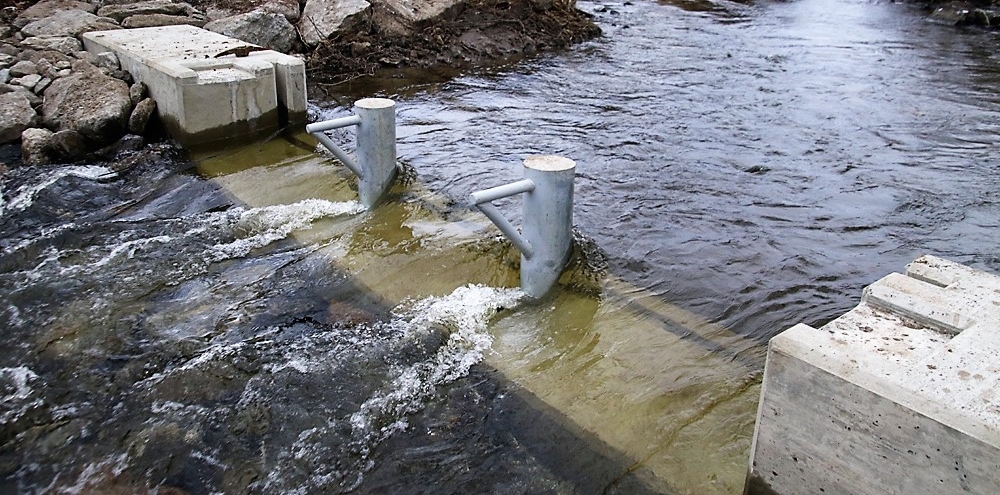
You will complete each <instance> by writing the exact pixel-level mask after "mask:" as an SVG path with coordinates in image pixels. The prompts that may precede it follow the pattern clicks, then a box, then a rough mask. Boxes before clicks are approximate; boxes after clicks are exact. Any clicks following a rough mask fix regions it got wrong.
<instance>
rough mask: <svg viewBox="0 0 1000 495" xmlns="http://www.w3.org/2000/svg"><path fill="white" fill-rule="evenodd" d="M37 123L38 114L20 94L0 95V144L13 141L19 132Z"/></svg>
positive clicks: (18, 135)
mask: <svg viewBox="0 0 1000 495" xmlns="http://www.w3.org/2000/svg"><path fill="white" fill-rule="evenodd" d="M37 123H38V114H37V113H35V109H33V108H31V102H30V101H29V100H28V97H27V96H25V95H24V94H23V93H21V92H17V91H14V92H9V93H4V94H0V143H8V142H10V141H15V140H17V139H18V138H19V137H21V132H23V131H24V130H25V129H27V128H29V127H31V126H34V125H36V124H37Z"/></svg>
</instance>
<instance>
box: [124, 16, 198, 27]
mask: <svg viewBox="0 0 1000 495" xmlns="http://www.w3.org/2000/svg"><path fill="white" fill-rule="evenodd" d="M206 22H208V20H207V19H204V18H201V17H192V16H186V15H168V14H138V15H133V16H129V17H126V18H125V20H124V21H122V26H123V27H126V28H129V29H133V28H144V27H160V26H182V25H185V24H186V25H189V26H197V27H202V26H204V25H205V23H206Z"/></svg>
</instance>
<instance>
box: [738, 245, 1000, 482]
mask: <svg viewBox="0 0 1000 495" xmlns="http://www.w3.org/2000/svg"><path fill="white" fill-rule="evenodd" d="M998 391H1000V277H998V276H996V275H992V274H988V273H985V272H982V271H978V270H974V269H971V268H968V267H965V266H963V265H960V264H957V263H952V262H949V261H946V260H943V259H940V258H936V257H933V256H924V257H921V258H919V259H917V260H916V261H914V262H913V263H911V264H910V265H908V266H907V271H906V275H905V276H904V275H901V274H891V275H889V276H887V277H885V278H883V279H881V280H879V281H878V282H876V283H874V284H872V285H871V286H869V287H868V288H866V289H865V291H864V295H863V297H862V302H861V304H859V305H858V306H857V307H856V308H854V309H853V310H851V311H850V312H848V313H846V314H844V315H843V316H841V317H839V318H837V319H836V320H833V321H832V322H830V323H828V324H826V325H824V326H822V327H821V328H818V329H816V328H812V327H809V326H807V325H802V324H800V325H796V326H794V327H792V328H790V329H788V330H786V331H785V332H783V333H781V334H780V335H778V336H776V337H775V338H773V339H771V342H770V345H769V349H768V355H767V364H766V368H765V373H764V382H763V387H762V391H761V399H760V407H759V410H758V415H757V425H756V430H755V432H754V440H753V446H752V448H751V454H750V455H751V459H750V474H749V476H748V483H747V493H748V494H750V495H756V494H764V493H767V494H779V495H789V494H813V493H815V494H820V493H823V494H854V495H866V494H871V495H875V494H885V493H907V494H915V495H919V494H927V495H931V494H942V493H970V494H981V495H987V494H991V495H992V494H996V493H997V473H1000V392H998Z"/></svg>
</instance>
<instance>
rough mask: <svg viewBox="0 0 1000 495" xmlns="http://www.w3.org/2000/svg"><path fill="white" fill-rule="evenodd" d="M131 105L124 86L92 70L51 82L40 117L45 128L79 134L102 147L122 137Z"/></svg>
mask: <svg viewBox="0 0 1000 495" xmlns="http://www.w3.org/2000/svg"><path fill="white" fill-rule="evenodd" d="M131 110H132V101H131V100H130V99H129V94H128V85H127V84H125V82H124V81H122V80H120V79H116V78H113V77H108V76H106V75H104V74H102V73H101V72H100V71H98V70H97V69H94V68H90V69H87V70H76V71H75V72H74V73H73V74H72V75H70V76H68V77H63V78H61V79H58V80H56V81H54V82H53V83H52V84H51V85H50V86H49V88H48V89H46V90H45V100H44V102H43V103H42V116H43V119H44V120H45V124H46V125H47V126H48V127H50V128H56V129H59V130H64V129H69V130H73V131H76V132H79V133H80V134H82V135H83V136H84V137H86V138H87V139H90V140H91V141H93V142H95V143H98V144H105V143H110V142H112V141H114V140H115V139H118V138H119V137H121V135H122V134H124V133H125V129H126V125H127V123H128V116H129V112H130V111H131Z"/></svg>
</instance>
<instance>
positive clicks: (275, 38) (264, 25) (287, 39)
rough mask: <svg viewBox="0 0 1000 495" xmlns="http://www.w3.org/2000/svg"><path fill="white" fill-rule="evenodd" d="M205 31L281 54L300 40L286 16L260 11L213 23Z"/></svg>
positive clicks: (206, 26)
mask: <svg viewBox="0 0 1000 495" xmlns="http://www.w3.org/2000/svg"><path fill="white" fill-rule="evenodd" d="M205 29H207V30H209V31H215V32H216V33H220V34H224V35H226V36H231V37H233V38H236V39H239V40H243V41H246V42H247V43H253V44H255V45H259V46H263V47H265V48H270V49H271V50H275V51H279V52H288V51H291V49H292V48H293V47H294V46H295V43H296V41H298V39H299V35H298V33H297V32H296V31H295V26H293V25H292V24H291V23H290V22H288V19H285V16H283V15H280V14H268V13H266V12H259V11H258V12H248V13H246V14H240V15H234V16H232V17H227V18H225V19H219V20H217V21H212V22H210V23H208V24H205Z"/></svg>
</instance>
